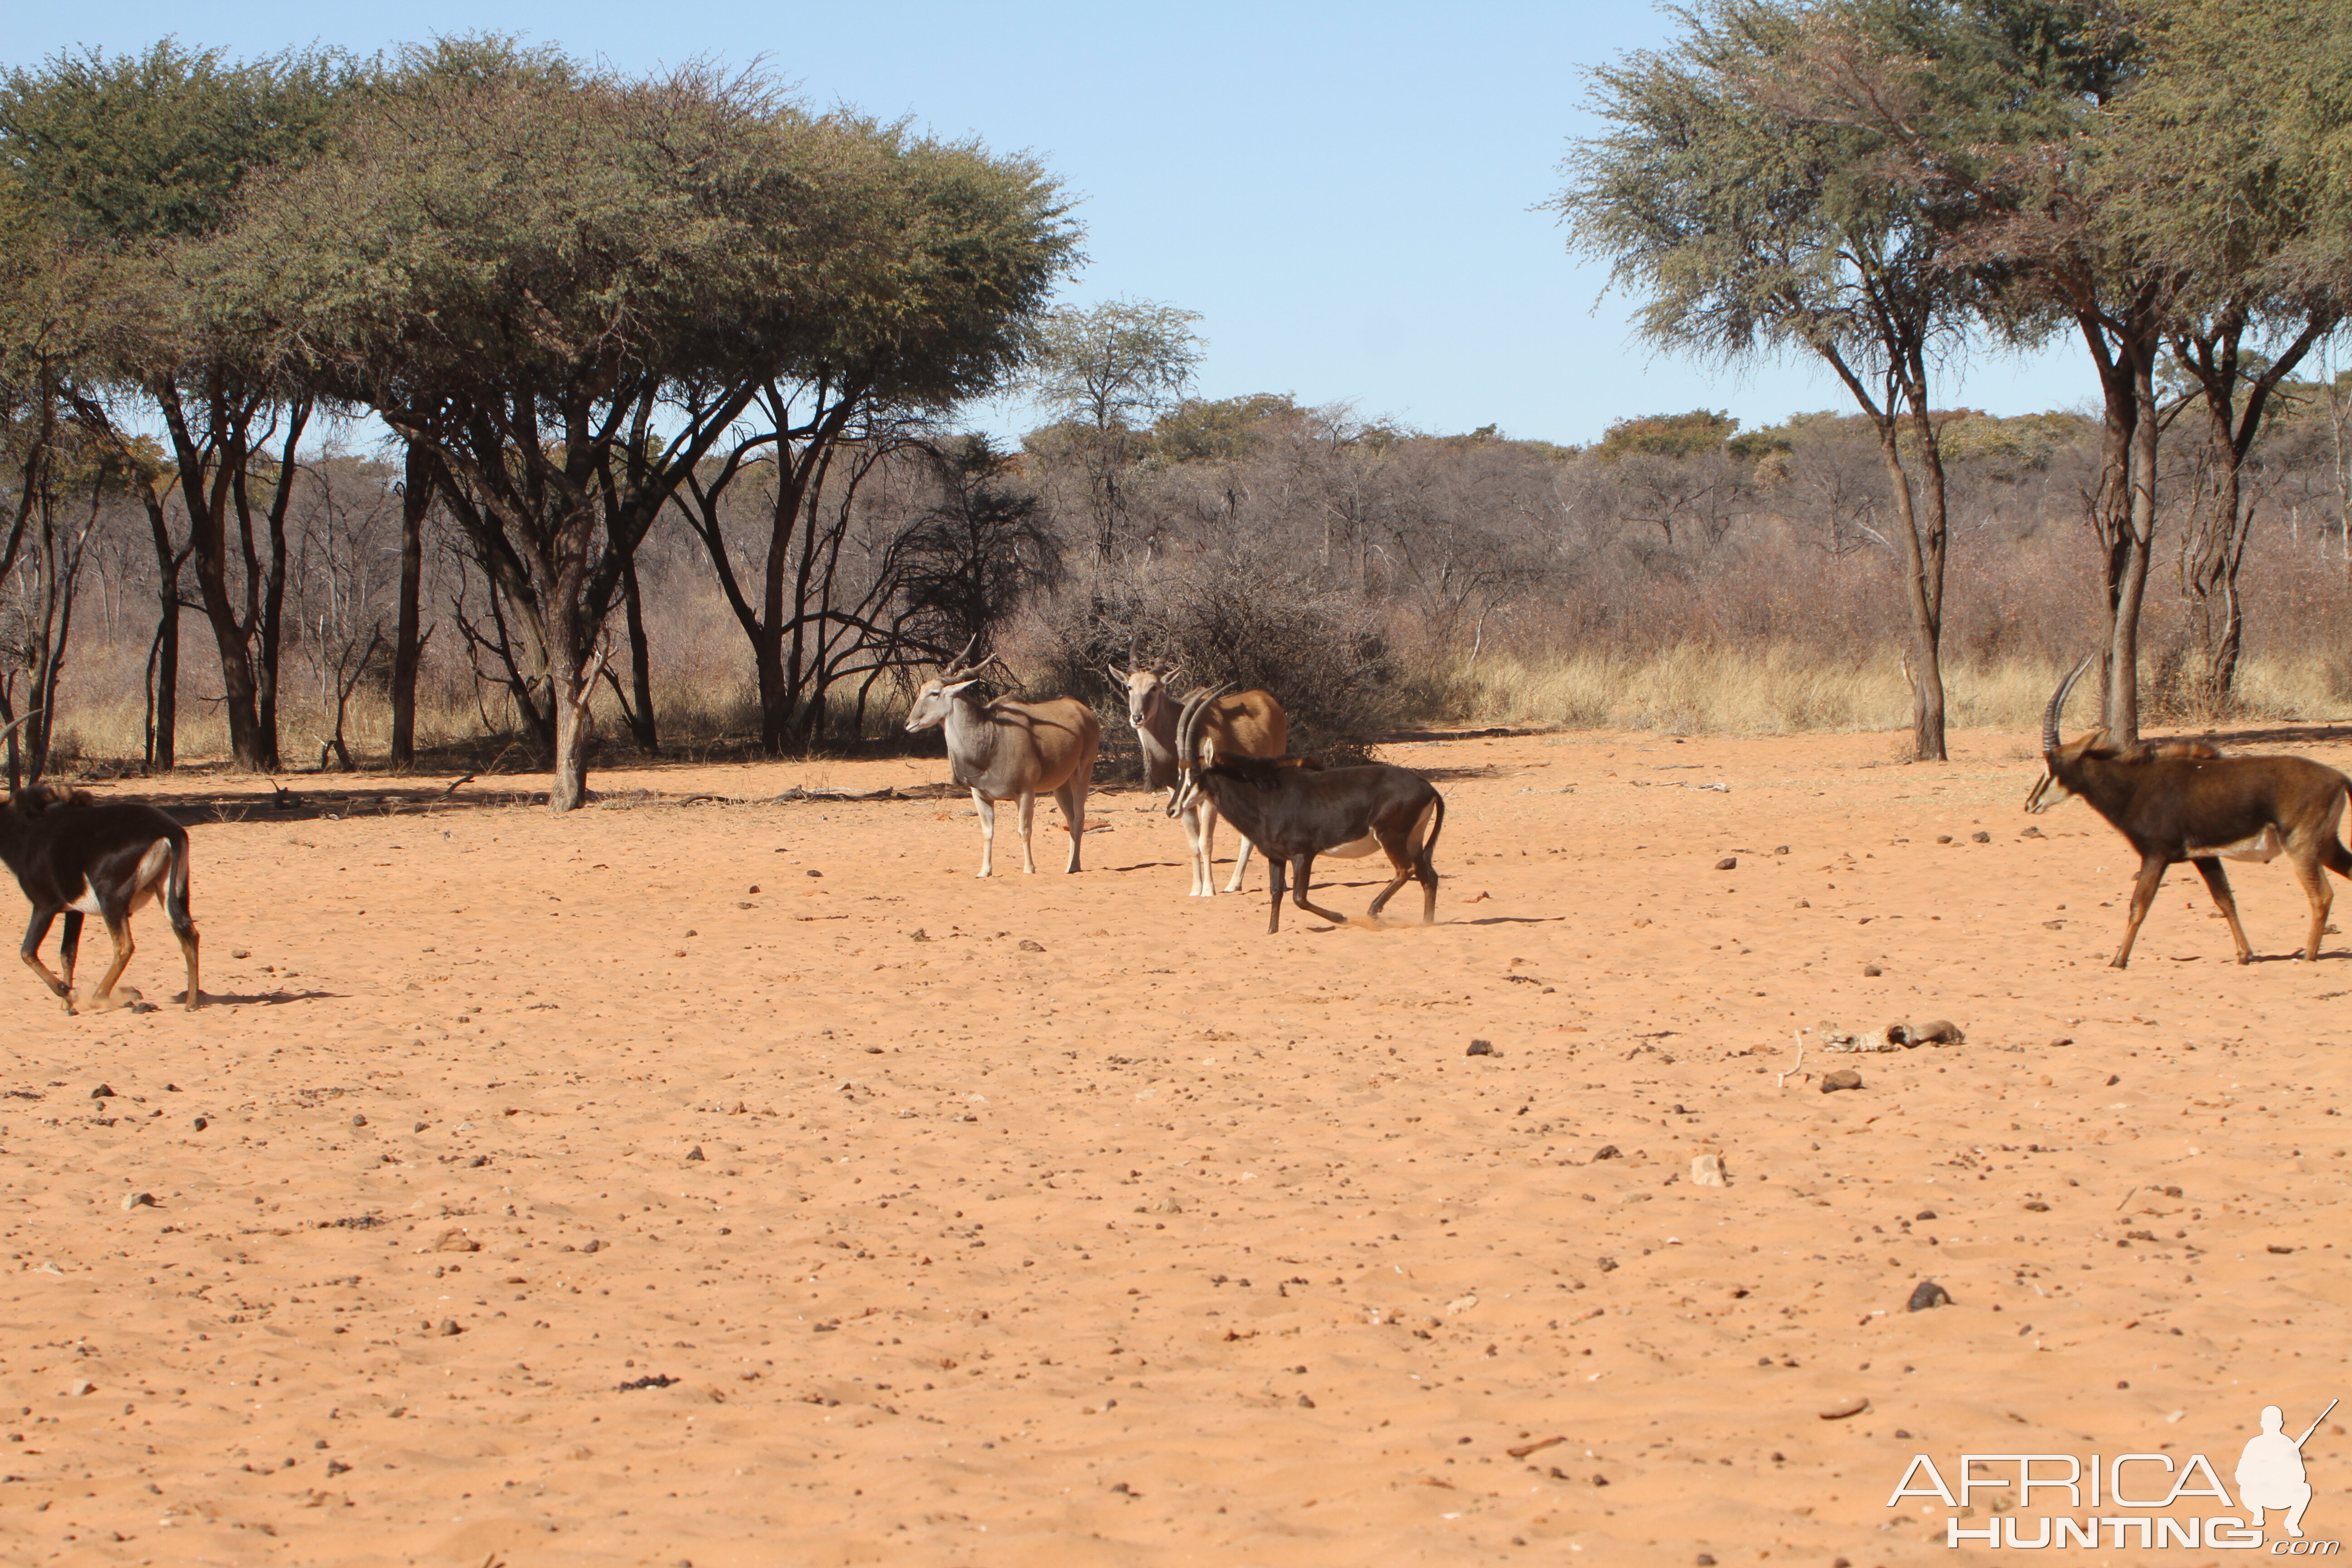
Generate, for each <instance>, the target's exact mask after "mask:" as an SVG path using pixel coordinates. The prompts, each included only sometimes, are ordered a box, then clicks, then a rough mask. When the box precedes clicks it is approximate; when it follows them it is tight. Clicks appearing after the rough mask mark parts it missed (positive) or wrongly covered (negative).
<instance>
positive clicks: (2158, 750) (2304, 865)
mask: <svg viewBox="0 0 2352 1568" xmlns="http://www.w3.org/2000/svg"><path fill="white" fill-rule="evenodd" d="M2091 657H2095V656H2091ZM2090 665H2091V658H2090V657H2086V658H2084V660H2083V662H2082V663H2080V664H2078V665H2076V666H2075V667H2074V669H2073V670H2072V671H2071V672H2070V673H2069V674H2068V675H2067V677H2066V679H2064V680H2062V681H2060V682H2059V683H2058V689H2057V691H2056V692H2055V693H2054V694H2053V695H2052V697H2051V699H2050V706H2049V708H2048V709H2047V710H2045V711H2044V712H2043V713H2042V763H2043V764H2044V768H2045V770H2046V771H2045V772H2044V773H2042V777H2041V779H2039V780H2038V781H2036V783H2035V784H2034V786H2033V793H2032V795H2028V796H2027V797H2026V801H2025V809H2026V810H2028V811H2046V810H2048V809H2049V808H2050V807H2051V806H2053V805H2056V804H2058V802H2059V801H2061V800H2063V799H2064V798H2065V797H2066V796H2068V795H2081V796H2082V797H2083V798H2084V800H2086V801H2088V802H2090V805H2091V809H2092V810H2094V811H2095V812H2097V813H2098V814H2099V815H2100V816H2104V817H2105V818H2106V819H2107V823H2108V825H2109V826H2112V827H2114V828H2115V830H2116V832H2118V833H2120V834H2122V835H2123V836H2124V837H2125V838H2126V839H2127V840H2128V841H2129V842H2130V844H2131V847H2133V848H2134V849H2136V850H2137V851H2138V852H2139V880H2138V881H2137V883H2135V884H2134V885H2133V887H2132V904H2131V919H2130V920H2129V921H2126V923H2125V926H2124V941H2123V945H2122V946H2121V947H2118V948H2117V949H2116V956H2115V957H2114V958H2113V959H2112V960H2110V961H2109V962H2110V963H2113V964H2114V966H2115V967H2116V968H2117V969H2121V968H2123V967H2124V966H2125V965H2126V964H2128V963H2130V962H2131V950H2132V939H2133V938H2135V937H2137V936H2138V935H2139V925H2140V921H2144V920H2146V919H2147V910H2148V906H2149V905H2150V904H2152V903H2154V902H2155V901H2156V889H2157V888H2158V885H2160V884H2161V883H2162V882H2163V880H2164V873H2165V868H2167V867H2169V866H2175V865H2178V864H2179V863H2180V862H2181V861H2183V860H2186V861H2188V862H2189V864H2190V865H2192V866H2194V867H2196V868H2197V874H2198V875H2199V876H2200V877H2202V878H2204V879H2205V888H2206V890H2207V891H2208V892H2210V893H2211V894H2212V895H2213V902H2214V903H2215V904H2216V905H2218V906H2219V907H2220V909H2221V916H2222V918H2223V919H2224V920H2226V921H2229V922H2230V936H2231V940H2233V941H2234V942H2236V943H2237V944H2238V962H2239V963H2250V962H2251V961H2252V958H2253V955H2254V953H2253V949H2252V948H2251V947H2249V946H2248V945H2247V944H2246V929H2245V927H2243V926H2242V925H2240V924H2239V923H2238V902H2237V900H2235V899H2234V898H2232V897H2231V894H2230V879H2229V878H2228V877H2227V876H2225V875H2223V874H2222V870H2221V861H2222V859H2223V858H2229V859H2232V860H2270V859H2274V858H2277V857H2278V856H2280V855H2282V854H2284V856H2285V857H2286V858H2287V863H2288V864H2289V865H2291V866H2293V867H2294V874H2295V879H2296V880H2298V881H2300V882H2301V883H2302V884H2303V890H2304V894H2305V897H2307V898H2308V899H2310V900H2311V931H2310V933H2309V935H2308V936H2307V937H2306V938H2305V942H2304V947H2303V956H2304V957H2305V958H2308V959H2315V958H2317V957H2318V956H2319V939H2320V937H2321V936H2322V935H2324V934H2325V933H2326V930H2327V910H2328V908H2329V906H2330V905H2331V904H2332V903H2333V902H2334V901H2335V896H2336V895H2335V890H2334V889H2332V888H2330V887H2329V886H2328V882H2327V878H2326V872H2327V871H2333V872H2335V873H2336V875H2337V876H2339V877H2344V878H2347V879H2352V853H2347V851H2346V850H2345V847H2344V845H2343V843H2342V842H2341V841H2340V840H2339V839H2338V838H2337V837H2336V827H2337V825H2338V824H2339V823H2340V822H2341V821H2342V820H2343V816H2344V803H2345V798H2346V792H2347V789H2352V780H2348V779H2347V778H2346V777H2345V776H2344V775H2343V774H2342V773H2337V772H2336V770H2335V769H2334V768H2331V767H2327V766H2326V765H2324V764H2322V763H2315V762H2313V761H2311V760H2310V759H2309V758H2307V757H2225V756H2222V755H2221V753H2220V752H2216V751H2215V750H2214V749H2213V748H2212V747H2210V746H2209V745H2207V744H2205V743H2204V742H2201V741H2168V742H2156V743H2154V744H2141V745H2137V746H2111V745H2109V744H2107V731H2105V730H2104V729H2099V730H2094V731H2091V732H2090V733H2089V734H2087V735H2084V736H2083V737H2081V738H2080V739H2079V740H2074V741H2068V742H2061V741H2060V740H2059V739H2058V718H2059V713H2060V711H2061V710H2063V708H2064V707H2065V706H2066V694H2067V693H2068V692H2070V691H2072V690H2073V689H2074V682H2075V681H2076V680H2077V679H2081V677H2082V674H2083V671H2084V670H2085V669H2087V668H2090Z"/></svg>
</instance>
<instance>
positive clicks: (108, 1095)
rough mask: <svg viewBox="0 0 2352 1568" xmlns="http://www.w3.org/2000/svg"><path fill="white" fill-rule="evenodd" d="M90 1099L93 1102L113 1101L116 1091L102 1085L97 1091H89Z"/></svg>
mask: <svg viewBox="0 0 2352 1568" xmlns="http://www.w3.org/2000/svg"><path fill="white" fill-rule="evenodd" d="M89 1097H90V1098H91V1099H92V1100H112V1099H113V1098H114V1090H113V1089H111V1088H110V1087H109V1086H107V1085H105V1084H100V1085H99V1086H98V1087H97V1088H96V1089H91V1090H90V1091H89Z"/></svg>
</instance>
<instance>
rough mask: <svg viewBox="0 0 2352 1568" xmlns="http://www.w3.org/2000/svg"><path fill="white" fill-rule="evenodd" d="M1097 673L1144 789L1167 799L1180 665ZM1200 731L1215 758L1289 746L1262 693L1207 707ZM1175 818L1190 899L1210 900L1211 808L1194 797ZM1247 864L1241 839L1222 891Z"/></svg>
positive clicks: (1278, 714) (1172, 786)
mask: <svg viewBox="0 0 2352 1568" xmlns="http://www.w3.org/2000/svg"><path fill="white" fill-rule="evenodd" d="M1105 668H1107V669H1108V672H1109V675H1110V678H1111V679H1112V680H1114V681H1116V682H1117V683H1118V685H1119V686H1120V687H1121V688H1122V689H1125V691H1126V692H1127V721H1128V722H1129V723H1130V724H1132V725H1134V726H1135V739H1136V742H1137V743H1138V744H1139V745H1140V746H1141V747H1142V748H1143V783H1144V786H1145V787H1146V788H1148V789H1164V790H1166V791H1167V792H1168V795H1169V798H1170V799H1171V800H1173V799H1174V798H1175V796H1176V774H1177V772H1178V770H1177V766H1176V717H1177V710H1178V709H1179V708H1180V706H1181V703H1180V702H1179V701H1178V700H1177V698H1176V697H1175V695H1174V694H1173V692H1172V691H1171V689H1170V683H1171V682H1172V681H1173V680H1174V679H1176V674H1177V669H1178V668H1180V667H1177V666H1173V665H1171V666H1170V667H1169V668H1166V669H1144V668H1137V669H1132V670H1128V669H1121V668H1118V666H1117V665H1108V666H1106V667H1105ZM1202 731H1203V732H1204V733H1205V734H1206V735H1207V737H1208V739H1209V741H1210V742H1211V743H1212V744H1213V745H1214V746H1215V747H1216V749H1217V754H1218V755H1219V756H1239V757H1278V756H1280V755H1282V754H1283V752H1285V751H1286V750H1287V749H1288V747H1289V744H1290V717H1289V715H1288V714H1286V713H1285V712H1284V711H1283V710H1282V704H1281V703H1280V702H1279V701H1277V700H1276V698H1275V695H1274V693H1273V692H1271V691H1267V690H1265V689H1263V688H1260V689H1254V690H1250V691H1236V692H1234V693H1233V694H1232V695H1231V696H1228V697H1223V698H1220V699H1219V700H1217V701H1216V702H1214V703H1213V704H1211V705H1210V708H1209V710H1208V716H1207V717H1206V718H1205V719H1203V720H1202ZM1178 816H1180V817H1181V819H1182V821H1183V824H1184V839H1185V842H1186V843H1187V844H1188V845H1189V846H1190V847H1191V848H1192V897H1193V898H1196V899H1207V898H1213V897H1215V896H1216V891H1217V882H1216V875H1215V873H1214V872H1213V870H1212V869H1211V867H1212V866H1213V864H1214V862H1215V860H1216V855H1217V803H1216V802H1215V800H1213V799H1212V798H1211V797H1210V796H1208V795H1199V796H1196V797H1195V799H1194V800H1193V803H1192V806H1191V807H1190V808H1189V809H1187V810H1185V811H1182V812H1180V813H1178ZM1366 848H1367V849H1369V848H1370V846H1369V845H1367V846H1366ZM1249 858H1250V841H1249V840H1248V839H1246V838H1244V839H1243V840H1242V847H1241V848H1240V849H1239V850H1238V851H1236V852H1235V854H1234V874H1233V878H1232V879H1231V880H1229V881H1228V882H1226V884H1225V891H1227V892H1228V893H1238V892H1240V891H1241V890H1242V878H1243V877H1244V874H1246V873H1247V872H1248V870H1249Z"/></svg>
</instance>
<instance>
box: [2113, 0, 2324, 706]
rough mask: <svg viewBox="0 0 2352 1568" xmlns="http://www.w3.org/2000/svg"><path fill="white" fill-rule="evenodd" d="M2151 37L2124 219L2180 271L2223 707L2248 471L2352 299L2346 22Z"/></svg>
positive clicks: (2177, 355) (2258, 21)
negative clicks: (2285, 399)
mask: <svg viewBox="0 0 2352 1568" xmlns="http://www.w3.org/2000/svg"><path fill="white" fill-rule="evenodd" d="M2147 26H2148V32H2149V47H2150V51H2151V54H2152V55H2153V56H2154V62H2153V64H2152V66H2151V68H2150V69H2149V71H2148V74H2147V79H2146V80H2145V81H2144V82H2142V83H2141V85H2140V86H2139V87H2138V88H2137V89H2136V90H2135V91H2134V92H2133V93H2132V94H2131V95H2130V96H2129V97H2128V98H2126V100H2124V101H2123V104H2122V106H2121V112H2120V115H2119V118H2120V120H2121V121H2122V127H2123V134H2122V137H2121V153H2120V158H2119V162H2120V163H2123V164H2125V165H2126V166H2127V168H2128V171H2129V179H2128V185H2127V189H2126V193H2125V195H2123V196H2122V197H2121V198H2120V199H2119V200H2118V202H2117V208H2118V210H2117V214H2116V216H2117V220H2118V226H2128V227H2129V228H2130V229H2132V230H2133V231H2134V233H2135V238H2136V243H2137V246H2138V247H2140V248H2142V249H2144V250H2146V251H2147V252H2149V253H2151V254H2163V255H2166V256H2168V257H2169V258H2173V259H2174V260H2175V261H2176V263H2177V264H2178V266H2179V268H2180V272H2181V276H2182V281H2181V283H2180V286H2179V290H2178V298H2177V300H2176V304H2175V307H2174V311H2173V315H2172V319H2171V320H2170V321H2168V324H2167V328H2166V340H2167V342H2168V346H2169V347H2170V350H2171V355H2172V362H2171V363H2172V365H2173V366H2174V367H2175V368H2176V369H2177V372H2178V374H2179V376H2180V378H2181V379H2182V380H2183V381H2185V382H2187V383H2188V384H2189V386H2190V387H2191V388H2192V389H2193V395H2194V397H2195V400H2196V402H2197V404H2198V405H2199V408H2200V412H2201V414H2202V416H2203V421H2204V425H2205V439H2204V442H2203V447H2204V453H2203V457H2202V458H2201V460H2200V466H2199V467H2200V483H2199V484H2198V486H2197V488H2196V490H2195V493H2194V495H2193V496H2192V500H2191V505H2190V509H2189V517H2188V520H2187V524H2186V527H2185V530H2184V533H2183V537H2182V541H2181V586H2182V589H2183V591H2184V592H2185V593H2186V594H2187V595H2188V596H2189V605H2190V622H2191V626H2192V629H2193V631H2194V632H2195V633H2196V636H2197V641H2198V645H2199V647H2198V653H2199V655H2200V667H2199V668H2197V669H2196V670H2195V671H2194V672H2193V682H2194V684H2193V690H2194V694H2195V697H2196V699H2197V700H2198V703H2199V706H2200V708H2202V709H2203V710H2205V711H2206V712H2209V713H2220V712H2221V711H2223V710H2226V709H2227V708H2228V706H2229V703H2230V701H2231V691H2232V689H2233V686H2234V683H2235V679H2236V674H2237V666H2238V660H2239V657H2240V654H2241V652H2242V648H2243V647H2244V637H2245V606H2244V601H2243V600H2242V598H2241V597H2240V595H2239V592H2238V569H2239V566H2240V564H2241V563H2242V561H2243V560H2244V557H2245V550H2246V543H2247V540H2248V537H2249V535H2250V533H2251V531H2252V525H2253V513H2252V504H2251V502H2250V500H2249V498H2248V497H2247V495H2246V486H2245V470H2246V467H2247V462H2248V459H2249V457H2250V455H2251V453H2252V448H2253V446H2254V442H2255V438H2256V437H2257V436H2258V435H2259V434H2260V433H2261V431H2262V429H2263V424H2264V420H2265V419H2266V417H2267V416H2269V414H2270V413H2271V411H2272V408H2273V400H2274V398H2275V397H2276V396H2277V395H2278V394H2279V391H2280V389H2281V387H2282V386H2283V385H2284V384H2286V383H2287V381H2288V380H2289V378H2290V377H2291V376H2292V375H2293V374H2294V371H2295V370H2296V368H2297V367H2298V366H2300V365H2301V364H2302V363H2304V361H2305V358H2306V357H2307V356H2308V355H2309V354H2310V353H2311V352H2312V350H2313V349H2314V348H2315V347H2316V346H2317V345H2318V344H2319V343H2320V342H2323V341H2324V340H2325V339H2326V337H2327V335H2328V334H2329V333H2331V332H2333V331H2335V330H2336V326H2337V325H2338V323H2339V322H2341V321H2342V320H2343V318H2344V313H2345V307H2346V300H2347V289H2352V200H2347V195H2346V193H2345V186H2344V182H2343V179H2342V175H2341V171H2340V169H2338V168H2337V167H2336V166H2335V164H2334V162H2333V161H2334V159H2335V158H2336V156H2338V155H2339V154H2338V149H2340V148H2341V147H2342V145H2343V143H2344V141H2345V138H2346V135H2347V130H2352V16H2347V14H2346V13H2345V11H2344V8H2343V7H2342V6H2341V5H2334V4H2330V3H2328V0H2277V3H2276V4H2272V5H2259V6H2244V5H2231V4H2227V3H2226V0H2166V3H2165V4H2163V5H2159V6H2157V7H2155V8H2153V10H2152V12H2151V14H2150V16H2148V18H2147ZM2265 351H2267V352H2265Z"/></svg>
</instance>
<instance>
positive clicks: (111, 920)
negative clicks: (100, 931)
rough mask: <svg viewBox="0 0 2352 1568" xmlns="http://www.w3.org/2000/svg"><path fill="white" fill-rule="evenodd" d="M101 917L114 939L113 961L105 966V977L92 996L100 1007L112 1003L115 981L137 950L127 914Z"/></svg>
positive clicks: (129, 963)
mask: <svg viewBox="0 0 2352 1568" xmlns="http://www.w3.org/2000/svg"><path fill="white" fill-rule="evenodd" d="M102 918H103V919H104V920H105V921H106V934H107V935H109V936H110V937H112V938H113V939H114V962H113V963H110V964H108V965H107V966H106V978H105V979H103V980H101V981H100V982H99V983H98V994H97V995H96V996H95V997H93V998H92V1000H93V1001H94V1002H95V1003H96V1004H97V1005H99V1007H100V1008H101V1009H103V1008H107V1007H111V1006H113V1005H114V986H115V983H116V982H117V981H119V980H121V978H122V972H123V971H124V970H126V969H128V968H130V967H131V954H132V953H134V952H138V951H139V945H138V943H136V942H132V941H131V917H130V916H129V915H127V914H124V915H111V914H110V915H106V916H104V917H102Z"/></svg>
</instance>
